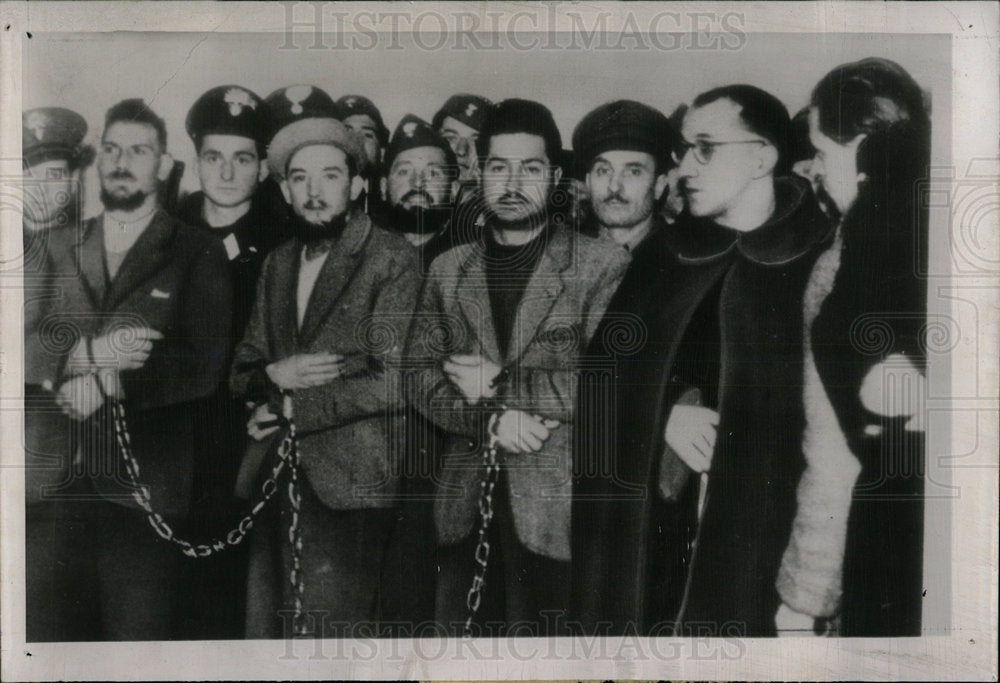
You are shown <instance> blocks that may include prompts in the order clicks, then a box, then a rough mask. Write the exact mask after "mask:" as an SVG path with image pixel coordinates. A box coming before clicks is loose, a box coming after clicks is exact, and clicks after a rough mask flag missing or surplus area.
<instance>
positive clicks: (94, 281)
mask: <svg viewBox="0 0 1000 683" xmlns="http://www.w3.org/2000/svg"><path fill="white" fill-rule="evenodd" d="M74 246H75V247H77V248H79V250H80V255H79V259H80V273H81V274H82V275H83V278H82V282H83V289H84V291H85V292H86V293H87V296H88V297H89V298H90V303H91V305H92V306H93V307H94V309H95V310H99V309H100V308H101V306H102V304H103V302H104V295H105V293H106V292H107V290H108V278H107V271H106V270H105V268H104V219H103V216H98V217H96V218H91V219H90V220H89V221H88V222H87V226H86V229H85V230H84V232H83V238H82V239H81V241H80V242H79V243H78V244H76V245H74Z"/></svg>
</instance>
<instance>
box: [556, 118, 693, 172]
mask: <svg viewBox="0 0 1000 683" xmlns="http://www.w3.org/2000/svg"><path fill="white" fill-rule="evenodd" d="M678 138H679V135H678V133H677V132H676V131H675V130H674V129H673V127H672V126H671V125H670V122H669V121H668V120H667V117H666V116H664V115H663V113H662V112H660V111H658V110H656V109H653V108H652V107H650V106H648V105H645V104H642V103H641V102H635V101H633V100H617V101H615V102H608V103H607V104H602V105H601V106H600V107H598V108H597V109H594V110H593V111H592V112H590V113H589V114H587V115H586V116H584V117H583V120H582V121H580V123H579V124H578V125H577V127H576V130H575V131H573V151H574V152H575V153H576V160H577V162H578V164H579V165H580V166H581V171H582V172H584V173H585V172H586V170H587V168H588V167H589V166H590V163H591V162H592V161H593V160H594V157H596V156H597V155H598V154H601V153H602V152H607V151H609V150H621V151H632V152H646V153H647V154H651V155H652V156H653V157H654V158H655V159H656V160H657V163H658V164H659V165H660V167H661V168H662V167H665V166H667V165H668V164H669V163H670V152H671V151H672V150H673V149H674V148H675V146H676V144H677V142H678Z"/></svg>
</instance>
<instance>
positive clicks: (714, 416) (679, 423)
mask: <svg viewBox="0 0 1000 683" xmlns="http://www.w3.org/2000/svg"><path fill="white" fill-rule="evenodd" d="M718 425H719V414H718V413H717V412H715V411H714V410H712V409H710V408H702V407H700V406H684V405H675V406H674V407H673V409H672V410H671V411H670V417H669V418H667V428H666V429H665V430H664V434H663V438H664V439H665V440H666V442H667V445H668V446H670V447H671V448H672V449H674V451H675V452H676V453H677V455H679V456H680V458H681V460H683V461H684V464H685V465H687V466H688V467H690V468H691V469H692V470H693V471H695V472H707V471H708V470H709V468H711V466H712V453H713V451H715V434H716V427H717V426H718Z"/></svg>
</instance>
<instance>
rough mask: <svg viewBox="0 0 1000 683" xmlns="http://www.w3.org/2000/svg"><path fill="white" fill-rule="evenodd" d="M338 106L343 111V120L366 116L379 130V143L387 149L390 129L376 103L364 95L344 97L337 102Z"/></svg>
mask: <svg viewBox="0 0 1000 683" xmlns="http://www.w3.org/2000/svg"><path fill="white" fill-rule="evenodd" d="M337 106H338V107H340V110H341V120H343V119H346V118H347V117H348V116H358V115H364V116H367V117H369V118H370V119H371V120H372V121H374V122H375V126H376V127H377V128H378V142H379V144H380V145H381V146H383V147H385V146H386V144H388V142H389V129H388V128H386V127H385V124H384V123H383V122H382V112H380V111H379V110H378V107H376V106H375V103H374V102H372V101H371V100H370V99H368V98H367V97H365V96H363V95H344V96H343V97H341V98H340V99H339V100H337Z"/></svg>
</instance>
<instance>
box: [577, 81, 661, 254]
mask: <svg viewBox="0 0 1000 683" xmlns="http://www.w3.org/2000/svg"><path fill="white" fill-rule="evenodd" d="M676 140H677V133H676V132H675V131H674V130H673V128H671V127H670V123H669V122H668V121H667V117H666V116H664V115H663V114H662V113H660V112H659V111H657V110H655V109H653V108H652V107H650V106H647V105H645V104H642V103H640V102H635V101H632V100H618V101H615V102H609V103H607V104H604V105H602V106H600V107H598V108H597V109H594V110H593V111H591V112H590V113H589V114H587V115H586V116H585V117H584V118H583V120H581V121H580V123H579V125H577V127H576V130H575V131H574V132H573V150H574V152H575V153H576V157H577V160H578V161H579V163H580V165H581V166H582V167H583V170H584V172H585V182H586V185H587V191H588V194H589V196H590V209H591V213H592V219H593V221H594V222H595V223H596V227H597V232H598V233H599V234H600V235H602V236H606V237H608V238H610V239H612V240H613V241H614V242H615V243H617V244H620V245H621V246H622V247H624V249H625V250H626V251H628V252H630V253H631V252H633V251H635V249H636V248H637V247H638V246H639V245H640V244H641V243H642V242H643V240H645V239H646V237H647V236H649V234H650V233H651V231H653V230H654V229H656V227H655V226H660V225H661V224H662V219H661V218H660V217H659V215H658V214H657V213H656V207H657V204H658V203H659V201H660V199H661V198H662V196H663V192H664V190H665V189H666V187H667V173H668V171H669V170H670V169H671V167H673V166H674V164H673V162H672V161H671V159H670V153H671V151H672V150H673V149H674V147H675V146H676Z"/></svg>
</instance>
